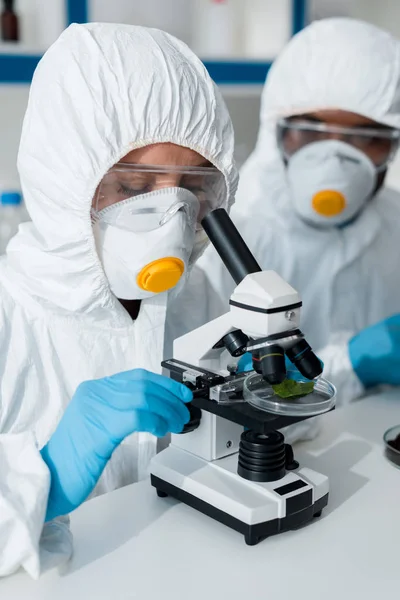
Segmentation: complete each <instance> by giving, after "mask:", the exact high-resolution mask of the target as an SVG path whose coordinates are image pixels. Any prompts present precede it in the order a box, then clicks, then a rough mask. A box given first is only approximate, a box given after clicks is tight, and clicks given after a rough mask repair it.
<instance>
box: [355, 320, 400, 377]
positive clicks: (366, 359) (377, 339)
mask: <svg viewBox="0 0 400 600" xmlns="http://www.w3.org/2000/svg"><path fill="white" fill-rule="evenodd" d="M349 355H350V360H351V363H352V366H353V369H354V371H355V373H356V375H357V377H358V378H359V380H360V381H361V383H362V384H363V385H364V387H366V388H369V387H374V386H376V385H383V384H387V385H400V315H394V316H393V317H389V318H388V319H385V320H384V321H381V322H380V323H376V324H375V325H371V326H370V327H367V328H366V329H364V330H363V331H361V332H360V333H359V334H358V335H356V336H355V337H353V339H352V340H350V342H349Z"/></svg>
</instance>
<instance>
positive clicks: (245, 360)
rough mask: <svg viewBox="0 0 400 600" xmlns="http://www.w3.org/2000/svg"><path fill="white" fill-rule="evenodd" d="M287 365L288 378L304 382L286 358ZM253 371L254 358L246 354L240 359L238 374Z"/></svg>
mask: <svg viewBox="0 0 400 600" xmlns="http://www.w3.org/2000/svg"><path fill="white" fill-rule="evenodd" d="M320 363H321V366H322V367H323V366H324V365H323V363H322V361H321V360H320ZM285 365H286V377H287V379H292V380H293V381H303V380H304V379H306V377H304V376H303V375H302V374H301V373H300V371H299V370H298V369H297V367H295V365H294V364H293V363H292V362H291V361H290V360H289V359H288V357H287V356H285ZM252 370H253V357H252V355H251V352H246V354H243V356H241V357H240V359H239V362H238V373H245V372H246V371H252Z"/></svg>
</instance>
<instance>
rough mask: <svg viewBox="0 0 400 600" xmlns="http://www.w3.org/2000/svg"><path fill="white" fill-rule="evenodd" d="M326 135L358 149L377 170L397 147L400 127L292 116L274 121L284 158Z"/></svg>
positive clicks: (383, 166)
mask: <svg viewBox="0 0 400 600" xmlns="http://www.w3.org/2000/svg"><path fill="white" fill-rule="evenodd" d="M330 139H333V140H340V141H343V142H346V143H347V144H350V146H353V147H354V148H357V149H358V150H361V151H362V152H364V154H366V156H368V158H369V159H370V160H371V161H372V162H373V164H374V165H375V166H376V168H377V169H378V170H382V169H384V168H385V167H386V166H387V165H388V164H389V163H390V161H391V160H392V159H393V157H394V155H395V153H396V151H397V148H398V146H399V139H400V131H399V130H398V129H390V128H382V129H380V128H374V127H341V126H338V125H329V124H327V123H318V122H314V121H308V120H306V119H297V118H295V117H292V118H289V119H280V120H279V121H278V123H277V140H278V146H279V149H280V151H281V153H282V155H283V157H284V158H285V159H286V160H288V159H289V158H291V157H292V156H293V154H295V153H296V152H297V151H298V150H300V149H301V148H303V147H304V146H306V145H307V144H312V143H314V142H320V141H323V140H330Z"/></svg>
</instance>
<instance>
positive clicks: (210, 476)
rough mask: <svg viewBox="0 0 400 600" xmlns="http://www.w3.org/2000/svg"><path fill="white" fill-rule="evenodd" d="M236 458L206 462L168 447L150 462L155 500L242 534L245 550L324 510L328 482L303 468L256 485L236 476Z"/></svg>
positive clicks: (326, 479) (321, 476) (307, 520)
mask: <svg viewBox="0 0 400 600" xmlns="http://www.w3.org/2000/svg"><path fill="white" fill-rule="evenodd" d="M237 461H238V455H237V454H236V453H235V454H232V455H230V456H227V457H225V458H222V459H220V460H216V461H211V462H208V461H205V460H203V459H202V458H199V457H197V456H195V455H193V454H190V453H189V452H187V451H185V450H182V449H181V448H177V447H174V446H172V445H171V446H169V447H168V448H167V449H166V450H163V451H162V452H161V453H160V454H158V455H157V456H155V457H154V458H153V460H152V462H151V466H150V473H151V483H152V485H153V486H154V487H155V488H156V490H157V493H158V495H159V496H172V497H174V498H177V499H178V500H181V501H182V502H184V503H185V504H188V505H189V506H192V507H193V508H195V509H196V510H199V511H200V512H202V513H204V514H206V515H208V516H210V517H212V518H214V519H216V520H217V521H220V522H221V523H223V524H225V525H227V526H228V527H231V528H232V529H234V530H236V531H238V532H239V533H242V534H243V535H244V536H245V541H246V543H247V544H248V545H254V544H257V543H258V542H259V541H260V540H261V539H263V538H265V537H268V536H270V535H274V534H277V533H281V532H283V531H288V530H291V529H297V528H299V527H301V526H302V525H304V524H306V523H307V522H309V521H311V520H312V519H313V518H314V517H315V516H319V515H320V514H321V511H322V509H323V508H324V507H325V506H326V505H327V502H328V494H329V481H328V478H327V477H326V476H325V475H321V474H319V473H316V472H315V471H312V470H311V469H307V468H300V469H298V470H296V471H288V472H287V473H286V475H285V477H284V478H283V479H280V480H278V481H273V482H270V483H256V482H252V481H248V480H246V479H243V478H242V477H240V476H239V475H238V474H237Z"/></svg>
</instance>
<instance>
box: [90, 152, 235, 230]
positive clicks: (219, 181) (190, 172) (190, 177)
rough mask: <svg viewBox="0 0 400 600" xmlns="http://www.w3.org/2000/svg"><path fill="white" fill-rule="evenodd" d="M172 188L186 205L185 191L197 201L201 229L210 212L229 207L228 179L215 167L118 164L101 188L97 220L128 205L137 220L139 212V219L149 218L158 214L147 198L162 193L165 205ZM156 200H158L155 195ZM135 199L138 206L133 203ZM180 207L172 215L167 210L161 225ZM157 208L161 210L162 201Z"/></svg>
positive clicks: (96, 203)
mask: <svg viewBox="0 0 400 600" xmlns="http://www.w3.org/2000/svg"><path fill="white" fill-rule="evenodd" d="M172 188H175V189H176V190H177V196H178V198H179V195H181V197H182V204H184V203H185V200H184V197H185V193H184V191H185V190H187V191H189V192H191V194H193V195H194V196H195V197H196V198H197V200H198V202H199V205H200V209H199V212H198V215H197V226H198V227H200V223H201V221H202V220H203V218H204V217H205V216H206V215H207V214H208V213H209V212H210V211H212V210H215V209H216V208H220V207H223V206H225V204H226V201H227V189H226V183H225V177H224V176H223V174H222V173H221V172H220V171H219V170H218V169H216V168H215V167H181V166H166V167H164V166H163V167H159V166H152V165H131V164H127V163H118V164H116V165H115V166H114V167H112V168H111V169H110V170H109V171H108V172H107V173H106V175H105V176H104V177H103V179H102V181H101V183H100V185H99V186H98V188H97V193H96V198H95V203H94V207H93V210H92V216H93V218H94V219H95V220H96V219H97V218H98V217H99V214H100V213H101V212H102V211H104V212H103V215H106V214H107V212H108V211H107V210H106V209H110V207H112V206H114V205H116V204H121V203H128V202H129V212H130V214H131V215H133V216H134V215H135V211H136V212H137V215H145V214H146V212H147V213H149V214H150V213H154V212H155V208H154V206H153V205H152V202H150V201H149V203H148V205H147V202H146V200H147V197H146V195H147V194H149V199H150V194H152V193H153V192H159V195H160V199H161V204H162V196H165V198H166V200H167V198H168V193H167V190H171V189H172ZM163 192H166V193H165V194H163ZM179 192H181V194H179ZM152 196H153V197H154V196H155V194H152ZM186 196H189V195H188V194H186ZM135 198H137V203H135V202H134V201H133V202H132V200H135ZM178 204H179V201H178V203H177V204H176V205H174V206H173V207H172V213H171V207H170V206H165V212H166V214H165V215H161V216H160V218H159V221H160V222H159V225H162V224H163V223H164V222H165V220H166V218H168V214H173V213H174V212H176V210H178V209H179V207H178ZM157 205H158V207H159V206H160V200H159V201H158V202H157ZM157 212H158V208H157Z"/></svg>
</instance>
